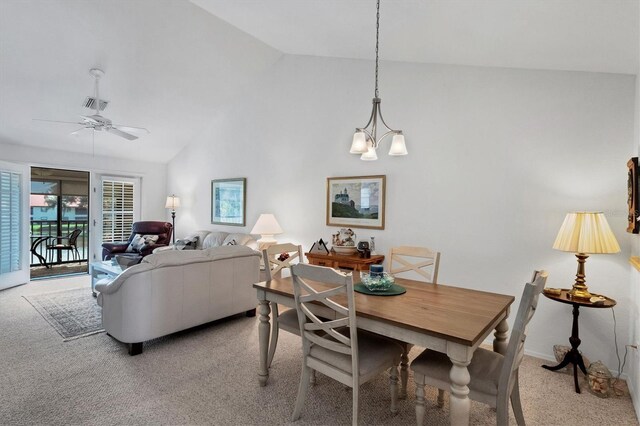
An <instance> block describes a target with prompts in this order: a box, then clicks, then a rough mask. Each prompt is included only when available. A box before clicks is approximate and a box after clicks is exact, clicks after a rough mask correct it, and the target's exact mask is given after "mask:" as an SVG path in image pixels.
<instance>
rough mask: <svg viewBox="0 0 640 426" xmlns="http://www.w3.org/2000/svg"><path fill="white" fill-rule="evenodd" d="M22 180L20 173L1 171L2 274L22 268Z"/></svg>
mask: <svg viewBox="0 0 640 426" xmlns="http://www.w3.org/2000/svg"><path fill="white" fill-rule="evenodd" d="M21 180H22V177H21V176H20V174H19V173H13V172H8V171H0V274H6V273H9V272H15V271H19V270H20V269H21V264H22V262H21V260H22V256H23V253H22V247H21V245H20V240H21V238H20V235H21V232H20V228H21V217H22V211H21V208H20V205H21V199H20V198H21V197H20V194H21V193H22V188H21Z"/></svg>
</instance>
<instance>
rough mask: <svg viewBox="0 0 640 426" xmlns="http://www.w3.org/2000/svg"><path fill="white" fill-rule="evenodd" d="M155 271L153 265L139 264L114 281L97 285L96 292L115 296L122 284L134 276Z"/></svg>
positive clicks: (106, 281) (126, 270)
mask: <svg viewBox="0 0 640 426" xmlns="http://www.w3.org/2000/svg"><path fill="white" fill-rule="evenodd" d="M151 269H153V266H152V265H149V264H146V263H139V264H137V265H134V266H131V267H129V268H127V269H125V270H124V271H123V272H122V273H121V274H120V275H118V276H117V277H115V278H114V279H113V280H112V281H108V280H105V281H103V282H98V283H96V291H98V292H99V293H100V294H113V293H115V292H116V291H118V290H119V289H120V287H122V284H123V283H124V282H125V281H126V280H127V279H128V278H129V277H130V276H132V275H135V274H140V273H142V272H146V271H150V270H151Z"/></svg>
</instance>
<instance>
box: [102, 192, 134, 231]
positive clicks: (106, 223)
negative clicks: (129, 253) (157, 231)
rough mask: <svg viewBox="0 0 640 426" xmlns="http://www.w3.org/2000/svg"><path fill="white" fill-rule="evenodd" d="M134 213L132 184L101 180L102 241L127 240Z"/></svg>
mask: <svg viewBox="0 0 640 426" xmlns="http://www.w3.org/2000/svg"><path fill="white" fill-rule="evenodd" d="M133 214H134V185H133V183H131V182H120V181H114V180H103V181H102V242H104V243H111V242H114V241H127V240H128V239H129V235H131V228H132V226H133Z"/></svg>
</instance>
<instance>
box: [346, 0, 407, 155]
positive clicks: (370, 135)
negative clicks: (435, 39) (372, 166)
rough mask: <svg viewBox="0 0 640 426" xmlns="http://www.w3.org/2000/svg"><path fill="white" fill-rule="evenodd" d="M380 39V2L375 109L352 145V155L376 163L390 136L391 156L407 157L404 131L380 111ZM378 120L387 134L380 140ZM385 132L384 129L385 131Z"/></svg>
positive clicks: (354, 136) (377, 19)
mask: <svg viewBox="0 0 640 426" xmlns="http://www.w3.org/2000/svg"><path fill="white" fill-rule="evenodd" d="M379 37H380V0H378V2H377V6H376V89H375V95H374V97H373V109H372V111H371V117H369V122H368V123H367V124H366V125H365V126H364V127H357V128H356V132H355V133H354V134H353V142H352V143H351V150H350V151H349V153H351V154H361V156H360V159H361V160H364V161H374V160H377V159H378V154H377V153H376V150H377V149H378V146H379V145H380V142H382V141H383V140H384V138H386V137H387V136H389V135H393V139H392V140H391V149H389V155H407V147H406V145H405V143H404V135H403V134H402V130H393V129H392V128H391V127H389V126H388V125H387V123H385V122H384V118H382V110H381V109H380V103H381V102H382V99H380V96H379V93H378V39H379ZM378 120H380V123H382V125H383V126H384V127H386V130H387V131H386V132H385V133H384V134H383V135H382V136H380V137H379V138H378ZM383 130H384V129H383Z"/></svg>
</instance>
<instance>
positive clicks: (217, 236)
mask: <svg viewBox="0 0 640 426" xmlns="http://www.w3.org/2000/svg"><path fill="white" fill-rule="evenodd" d="M227 235H229V234H228V233H227V232H217V231H216V232H211V233H209V235H207V236H206V237H205V239H204V241H203V242H202V249H203V250H205V249H208V248H211V247H219V246H221V245H223V244H224V241H225V238H227Z"/></svg>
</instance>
